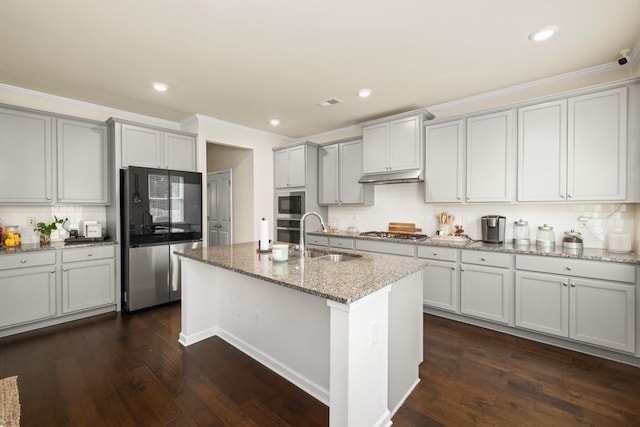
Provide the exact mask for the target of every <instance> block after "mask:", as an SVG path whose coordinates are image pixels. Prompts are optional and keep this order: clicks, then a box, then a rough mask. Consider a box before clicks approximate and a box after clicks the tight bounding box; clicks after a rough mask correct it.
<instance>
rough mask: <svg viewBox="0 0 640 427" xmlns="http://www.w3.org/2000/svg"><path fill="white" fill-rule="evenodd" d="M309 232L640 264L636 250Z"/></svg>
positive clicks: (414, 243) (422, 244)
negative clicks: (624, 250) (574, 248)
mask: <svg viewBox="0 0 640 427" xmlns="http://www.w3.org/2000/svg"><path fill="white" fill-rule="evenodd" d="M308 234H313V235H315V236H336V237H349V238H352V239H362V240H378V241H386V242H394V243H404V244H410V245H421V246H438V247H452V248H458V249H473V250H483V251H492V252H504V253H511V254H519V255H540V256H551V257H559V258H572V259H583V260H591V261H607V262H619V263H624V264H638V265H640V254H638V253H635V252H628V253H618V252H611V251H607V250H605V249H597V248H584V249H583V250H582V251H577V250H572V249H563V248H562V245H556V246H555V248H550V249H542V248H538V247H537V246H536V245H530V246H524V247H523V246H514V245H513V244H512V243H501V244H496V243H485V242H482V241H478V240H472V239H468V240H466V241H459V240H457V241H451V242H447V241H446V240H445V239H442V238H438V237H430V238H428V239H426V240H421V241H417V242H416V241H411V240H406V239H390V238H385V237H369V236H359V235H356V234H353V233H348V232H337V233H322V232H320V231H318V232H309V233H308Z"/></svg>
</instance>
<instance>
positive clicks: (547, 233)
mask: <svg viewBox="0 0 640 427" xmlns="http://www.w3.org/2000/svg"><path fill="white" fill-rule="evenodd" d="M555 245H556V233H555V232H554V231H553V227H551V226H550V225H547V224H545V225H541V226H539V227H538V235H537V236H536V246H539V247H541V248H552V247H554V246H555Z"/></svg>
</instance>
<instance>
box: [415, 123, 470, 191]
mask: <svg viewBox="0 0 640 427" xmlns="http://www.w3.org/2000/svg"><path fill="white" fill-rule="evenodd" d="M464 147H465V146H464V120H456V121H454V122H447V123H442V124H438V125H433V126H427V127H426V129H425V163H424V165H425V167H424V187H425V201H426V202H443V203H460V202H462V201H463V198H464V195H465V192H464V182H465V175H466V170H465V161H464Z"/></svg>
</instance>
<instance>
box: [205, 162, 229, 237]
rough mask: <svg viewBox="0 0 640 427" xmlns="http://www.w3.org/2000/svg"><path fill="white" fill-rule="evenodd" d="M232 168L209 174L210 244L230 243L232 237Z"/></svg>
mask: <svg viewBox="0 0 640 427" xmlns="http://www.w3.org/2000/svg"><path fill="white" fill-rule="evenodd" d="M231 194H232V193H231V169H228V170H223V171H218V172H210V173H208V174H207V201H208V206H207V221H208V224H207V226H208V229H209V239H208V244H209V246H219V245H228V244H230V243H231V242H232V241H233V240H232V238H231V230H232V228H231V218H232V214H231V206H232V200H231Z"/></svg>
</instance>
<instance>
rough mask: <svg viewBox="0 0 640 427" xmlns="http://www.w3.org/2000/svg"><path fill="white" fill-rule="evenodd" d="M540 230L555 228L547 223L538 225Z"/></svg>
mask: <svg viewBox="0 0 640 427" xmlns="http://www.w3.org/2000/svg"><path fill="white" fill-rule="evenodd" d="M538 230H542V231H551V230H553V227H552V226H550V225H547V224H545V225H540V226H538Z"/></svg>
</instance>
